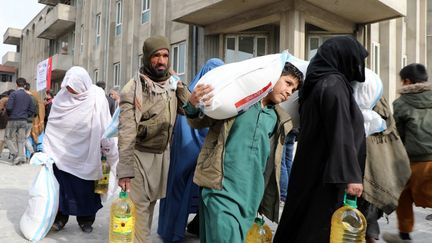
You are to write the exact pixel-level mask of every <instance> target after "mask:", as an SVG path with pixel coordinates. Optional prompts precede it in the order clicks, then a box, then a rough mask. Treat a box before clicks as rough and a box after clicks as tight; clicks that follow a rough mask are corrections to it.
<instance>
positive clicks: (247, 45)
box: [225, 35, 267, 63]
mask: <svg viewBox="0 0 432 243" xmlns="http://www.w3.org/2000/svg"><path fill="white" fill-rule="evenodd" d="M266 54H267V37H266V36H264V35H229V36H227V37H226V38H225V62H226V63H231V62H238V61H242V60H246V59H249V58H252V57H257V56H263V55H266Z"/></svg>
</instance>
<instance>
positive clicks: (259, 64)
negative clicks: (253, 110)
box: [197, 51, 290, 119]
mask: <svg viewBox="0 0 432 243" xmlns="http://www.w3.org/2000/svg"><path fill="white" fill-rule="evenodd" d="M289 56H290V54H289V53H288V51H284V52H282V53H280V54H272V55H266V56H261V57H256V58H251V59H248V60H245V61H241V62H235V63H230V64H225V65H222V66H219V67H217V68H215V69H212V70H211V71H209V72H208V73H206V74H205V75H204V76H203V77H202V78H201V79H200V80H199V81H198V83H197V85H198V84H210V85H211V86H212V87H213V88H214V90H213V98H212V104H211V105H210V106H209V107H202V109H203V112H204V114H206V115H207V116H209V117H211V118H214V119H226V118H230V117H233V116H236V115H237V114H239V113H241V112H243V111H245V110H247V109H248V108H249V107H250V106H252V105H253V104H255V103H256V102H257V101H259V100H260V99H262V98H263V97H264V96H266V95H267V94H268V93H269V92H270V91H271V90H272V88H273V86H274V85H275V83H276V82H277V81H278V80H279V77H280V75H281V73H282V69H283V67H284V65H285V62H286V61H287V60H288V58H289Z"/></svg>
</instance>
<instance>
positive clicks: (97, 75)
mask: <svg viewBox="0 0 432 243" xmlns="http://www.w3.org/2000/svg"><path fill="white" fill-rule="evenodd" d="M98 81H99V69H95V70H94V72H93V83H94V84H95V83H97V82H98Z"/></svg>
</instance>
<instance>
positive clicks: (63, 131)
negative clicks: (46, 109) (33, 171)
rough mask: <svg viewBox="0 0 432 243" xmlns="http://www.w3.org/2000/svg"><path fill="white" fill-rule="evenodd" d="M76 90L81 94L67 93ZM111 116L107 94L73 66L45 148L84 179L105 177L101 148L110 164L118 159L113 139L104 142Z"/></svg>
mask: <svg viewBox="0 0 432 243" xmlns="http://www.w3.org/2000/svg"><path fill="white" fill-rule="evenodd" d="M67 86H69V87H70V88H72V89H73V90H74V91H76V92H77V94H72V93H70V92H69V91H68V90H67V88H66V87H67ZM110 121H111V116H110V112H109V107H108V102H107V99H106V97H105V93H104V91H103V90H102V89H101V88H99V87H97V86H95V85H93V84H92V81H91V78H90V76H89V74H88V73H87V71H86V70H85V69H84V68H82V67H72V68H70V69H69V70H68V71H67V72H66V75H65V77H64V79H63V82H62V85H61V90H60V91H59V93H58V94H57V96H56V97H55V98H54V100H53V103H52V107H51V112H50V114H49V118H48V124H47V127H46V130H45V138H44V141H43V146H44V150H45V152H46V153H47V154H48V155H50V156H51V157H52V158H53V159H54V160H55V164H56V166H57V167H58V168H59V169H60V170H62V171H65V172H68V173H70V174H73V175H75V176H77V177H79V178H81V179H84V180H98V179H100V178H101V177H102V169H101V146H102V149H103V150H104V152H105V153H107V160H108V162H110V161H111V162H113V161H115V157H116V156H117V157H118V151H117V148H116V143H115V141H114V140H113V139H106V140H104V141H102V135H103V133H104V131H105V128H106V127H107V126H108V125H109V123H110Z"/></svg>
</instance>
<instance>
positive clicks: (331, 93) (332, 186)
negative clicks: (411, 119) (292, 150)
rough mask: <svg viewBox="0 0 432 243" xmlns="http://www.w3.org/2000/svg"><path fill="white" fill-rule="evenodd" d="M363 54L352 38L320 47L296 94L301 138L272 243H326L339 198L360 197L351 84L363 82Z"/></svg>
mask: <svg viewBox="0 0 432 243" xmlns="http://www.w3.org/2000/svg"><path fill="white" fill-rule="evenodd" d="M367 56H368V53H367V51H366V49H365V48H364V47H363V46H362V45H361V44H360V43H359V42H358V41H357V40H356V39H354V38H353V37H351V36H339V37H334V38H331V39H329V40H327V41H325V42H324V43H323V44H322V45H321V46H320V48H319V49H318V51H317V54H316V55H315V56H314V57H313V58H312V60H311V62H310V64H309V66H308V68H307V73H306V79H305V82H304V85H303V87H302V89H300V96H299V97H300V100H299V101H300V133H299V136H298V142H297V150H296V156H295V158H294V163H293V167H292V170H291V174H290V180H289V186H288V197H287V200H286V201H285V206H284V210H283V212H282V217H281V219H280V221H279V225H278V228H277V230H276V234H275V237H274V242H275V243H280V242H290V243H305V242H313V243H315V242H319V243H325V242H329V240H330V222H331V217H332V214H333V213H334V211H335V210H337V209H338V208H339V207H341V206H342V204H343V197H344V193H345V192H346V193H347V194H349V195H353V196H357V197H360V196H361V194H362V191H363V185H362V183H363V171H364V164H365V157H366V143H365V142H366V136H365V129H364V125H363V116H362V113H361V111H360V109H359V107H358V105H357V103H356V101H355V99H354V96H353V89H352V87H351V82H353V81H359V82H364V81H365V58H366V57H367Z"/></svg>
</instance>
